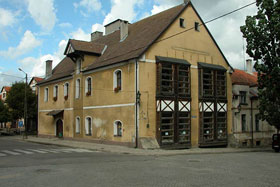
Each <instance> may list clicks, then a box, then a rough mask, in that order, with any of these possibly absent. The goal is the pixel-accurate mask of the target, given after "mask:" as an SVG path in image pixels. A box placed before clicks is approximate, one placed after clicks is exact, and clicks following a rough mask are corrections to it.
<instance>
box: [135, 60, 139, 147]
mask: <svg viewBox="0 0 280 187" xmlns="http://www.w3.org/2000/svg"><path fill="white" fill-rule="evenodd" d="M138 84H139V83H138V60H136V62H135V148H138V125H139V124H138V110H139V105H138V103H139V102H138V99H139V98H138V92H139V85H138Z"/></svg>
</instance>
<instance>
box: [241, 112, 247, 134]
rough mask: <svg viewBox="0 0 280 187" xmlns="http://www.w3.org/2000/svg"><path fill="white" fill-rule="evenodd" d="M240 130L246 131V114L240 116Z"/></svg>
mask: <svg viewBox="0 0 280 187" xmlns="http://www.w3.org/2000/svg"><path fill="white" fill-rule="evenodd" d="M241 130H242V132H245V131H246V114H242V115H241Z"/></svg>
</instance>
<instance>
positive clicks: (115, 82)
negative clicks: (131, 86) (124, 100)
mask: <svg viewBox="0 0 280 187" xmlns="http://www.w3.org/2000/svg"><path fill="white" fill-rule="evenodd" d="M119 71H120V72H121V89H120V90H119V91H121V90H122V89H123V73H122V70H121V69H116V70H115V71H114V74H113V90H114V89H115V88H116V87H117V86H118V77H117V72H119Z"/></svg>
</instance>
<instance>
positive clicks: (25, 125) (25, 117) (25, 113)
mask: <svg viewBox="0 0 280 187" xmlns="http://www.w3.org/2000/svg"><path fill="white" fill-rule="evenodd" d="M18 70H19V71H21V72H23V73H24V74H25V87H24V134H25V138H26V139H27V73H25V72H24V71H23V70H22V69H21V68H18Z"/></svg>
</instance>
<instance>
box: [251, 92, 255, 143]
mask: <svg viewBox="0 0 280 187" xmlns="http://www.w3.org/2000/svg"><path fill="white" fill-rule="evenodd" d="M250 100H251V133H252V144H251V146H252V147H254V125H253V98H252V97H251V99H250Z"/></svg>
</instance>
